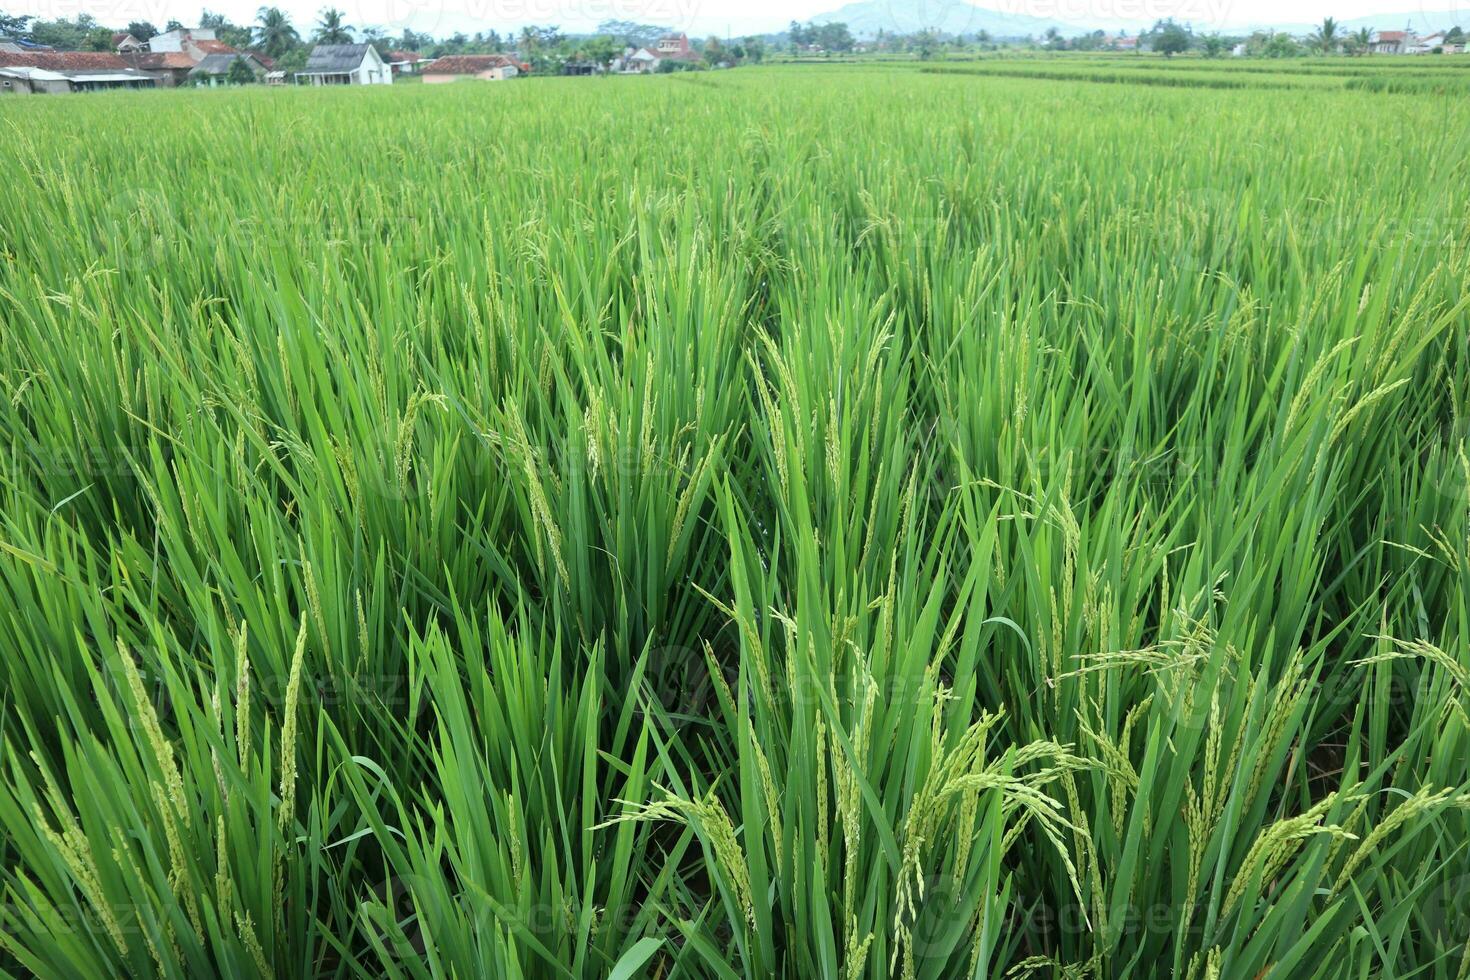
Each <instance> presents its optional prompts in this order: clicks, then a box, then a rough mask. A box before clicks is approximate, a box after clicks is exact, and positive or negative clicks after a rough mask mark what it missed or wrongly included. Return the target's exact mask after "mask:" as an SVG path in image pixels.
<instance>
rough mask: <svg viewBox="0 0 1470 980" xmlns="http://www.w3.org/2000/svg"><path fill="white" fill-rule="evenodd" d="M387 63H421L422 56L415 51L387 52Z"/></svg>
mask: <svg viewBox="0 0 1470 980" xmlns="http://www.w3.org/2000/svg"><path fill="white" fill-rule="evenodd" d="M388 60H389V61H423V60H424V56H423V55H421V54H419V53H418V52H417V51H389V52H388Z"/></svg>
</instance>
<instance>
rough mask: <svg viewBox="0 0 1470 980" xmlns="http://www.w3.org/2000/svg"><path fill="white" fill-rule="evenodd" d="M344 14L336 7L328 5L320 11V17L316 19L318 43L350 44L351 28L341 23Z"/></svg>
mask: <svg viewBox="0 0 1470 980" xmlns="http://www.w3.org/2000/svg"><path fill="white" fill-rule="evenodd" d="M345 16H346V15H345V14H343V13H342V11H340V10H338V9H337V8H336V7H328V8H326V9H325V10H323V11H322V19H321V20H319V21H317V25H316V42H317V43H318V44H351V43H352V34H351V33H350V32H351V30H352V28H350V27H348V26H347V25H346V24H344V23H342V18H343V17H345Z"/></svg>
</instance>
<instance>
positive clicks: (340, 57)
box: [296, 44, 393, 85]
mask: <svg viewBox="0 0 1470 980" xmlns="http://www.w3.org/2000/svg"><path fill="white" fill-rule="evenodd" d="M296 84H297V85H392V84H393V72H392V71H391V70H390V69H389V68H388V63H387V62H385V61H384V60H383V58H382V56H381V55H379V54H378V49H377V48H375V47H373V46H372V45H371V44H318V45H317V46H316V47H314V48H312V49H311V56H310V57H308V58H307V59H306V67H305V68H304V69H302V70H301V71H298V72H297V73H296Z"/></svg>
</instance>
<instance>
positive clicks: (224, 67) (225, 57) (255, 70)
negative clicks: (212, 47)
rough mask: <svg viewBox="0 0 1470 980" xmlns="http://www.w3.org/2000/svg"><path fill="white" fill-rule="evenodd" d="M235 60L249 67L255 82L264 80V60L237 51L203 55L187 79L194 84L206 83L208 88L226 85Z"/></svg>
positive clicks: (265, 68)
mask: <svg viewBox="0 0 1470 980" xmlns="http://www.w3.org/2000/svg"><path fill="white" fill-rule="evenodd" d="M237 61H243V62H245V67H246V68H248V69H250V74H251V75H252V76H254V78H255V80H256V81H257V82H260V81H264V80H265V76H266V72H267V67H266V65H265V64H264V62H262V61H261V60H260V58H259V57H257V56H256V55H253V54H249V53H238V54H211V55H205V57H204V60H203V61H201V62H199V64H197V65H195V66H194V70H193V71H191V72H189V81H190V82H191V83H193V84H195V85H207V86H209V87H210V88H217V87H219V86H221V85H228V84H230V80H229V75H230V71H231V69H233V68H234V67H235V62H237Z"/></svg>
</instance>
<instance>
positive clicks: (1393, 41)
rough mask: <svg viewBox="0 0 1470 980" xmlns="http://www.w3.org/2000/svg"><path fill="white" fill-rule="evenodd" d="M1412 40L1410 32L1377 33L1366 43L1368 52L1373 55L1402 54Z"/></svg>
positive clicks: (1412, 35) (1412, 36)
mask: <svg viewBox="0 0 1470 980" xmlns="http://www.w3.org/2000/svg"><path fill="white" fill-rule="evenodd" d="M1413 39H1414V34H1413V32H1412V31H1377V32H1375V33H1374V34H1373V36H1372V38H1371V39H1370V40H1369V41H1368V50H1369V51H1371V52H1373V53H1374V54H1404V53H1405V52H1406V51H1407V50H1408V46H1409V44H1410V43H1411V42H1412V41H1413Z"/></svg>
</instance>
